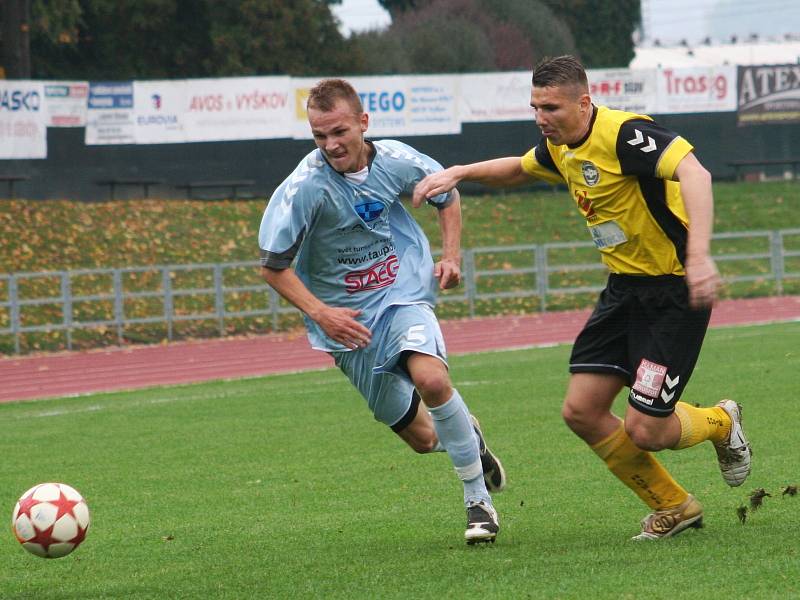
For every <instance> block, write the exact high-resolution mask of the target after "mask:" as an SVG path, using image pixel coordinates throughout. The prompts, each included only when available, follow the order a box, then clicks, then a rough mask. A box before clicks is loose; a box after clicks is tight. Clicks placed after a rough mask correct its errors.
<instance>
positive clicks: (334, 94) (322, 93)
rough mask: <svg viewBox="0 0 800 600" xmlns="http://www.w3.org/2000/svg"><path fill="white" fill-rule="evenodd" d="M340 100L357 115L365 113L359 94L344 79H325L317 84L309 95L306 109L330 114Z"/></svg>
mask: <svg viewBox="0 0 800 600" xmlns="http://www.w3.org/2000/svg"><path fill="white" fill-rule="evenodd" d="M339 100H344V101H346V102H347V103H348V104H349V105H350V108H352V109H353V112H354V113H355V114H357V115H360V114H361V113H363V112H364V106H363V105H362V104H361V98H360V97H359V95H358V92H356V90H355V88H354V87H353V86H352V85H350V84H349V83H348V82H347V81H345V80H344V79H323V80H322V81H320V82H319V83H317V85H315V86H314V87H312V88H311V91H310V92H309V94H308V102H307V104H306V108H313V109H315V110H321V111H322V112H330V111H332V110H333V109H334V108H335V106H336V102H337V101H339Z"/></svg>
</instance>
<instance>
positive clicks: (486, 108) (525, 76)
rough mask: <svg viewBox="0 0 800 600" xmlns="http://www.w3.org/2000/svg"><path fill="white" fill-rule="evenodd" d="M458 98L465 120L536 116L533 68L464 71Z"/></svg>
mask: <svg viewBox="0 0 800 600" xmlns="http://www.w3.org/2000/svg"><path fill="white" fill-rule="evenodd" d="M458 99H459V114H460V116H461V121H462V122H464V123H491V122H497V121H532V120H533V109H532V108H531V72H530V71H511V72H506V73H474V74H467V75H461V76H460V77H459V97H458Z"/></svg>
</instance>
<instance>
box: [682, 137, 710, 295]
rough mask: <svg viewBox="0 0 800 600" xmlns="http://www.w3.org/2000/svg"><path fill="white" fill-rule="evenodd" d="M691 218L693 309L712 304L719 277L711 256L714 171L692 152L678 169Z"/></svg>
mask: <svg viewBox="0 0 800 600" xmlns="http://www.w3.org/2000/svg"><path fill="white" fill-rule="evenodd" d="M675 176H676V178H677V179H678V181H680V184H681V194H682V195H683V201H684V204H685V205H686V213H687V215H688V217H689V234H688V239H687V243H686V265H685V268H686V286H687V287H688V288H689V303H690V305H691V306H692V307H694V308H702V307H707V306H711V305H713V304H714V301H715V300H716V298H717V292H718V291H719V287H720V277H719V272H718V271H717V267H716V265H715V264H714V259H713V258H711V232H712V230H713V226H714V196H713V192H712V188H711V174H710V173H709V172H708V171H707V170H706V169H705V167H703V165H701V164H700V161H698V160H697V157H696V156H695V155H694V153H693V152H689V154H687V155H686V156H685V157H684V158H683V160H681V162H680V163H678V166H677V168H676V169H675Z"/></svg>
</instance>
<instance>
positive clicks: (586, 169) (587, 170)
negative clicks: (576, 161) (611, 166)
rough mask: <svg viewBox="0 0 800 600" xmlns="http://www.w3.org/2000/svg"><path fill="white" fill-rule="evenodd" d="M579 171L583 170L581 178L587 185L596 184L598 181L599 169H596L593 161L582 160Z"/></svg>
mask: <svg viewBox="0 0 800 600" xmlns="http://www.w3.org/2000/svg"><path fill="white" fill-rule="evenodd" d="M581 171H582V172H583V180H584V181H585V182H586V185H588V186H589V187H591V186H593V185H597V182H598V181H600V171H598V170H597V167H596V166H594V163H592V162H590V161H588V160H585V161H583V163H582V164H581Z"/></svg>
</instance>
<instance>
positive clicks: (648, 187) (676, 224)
mask: <svg viewBox="0 0 800 600" xmlns="http://www.w3.org/2000/svg"><path fill="white" fill-rule="evenodd" d="M666 186H667V184H666V182H665V181H664V180H663V179H659V178H658V177H644V176H642V177H639V189H640V190H642V196H643V197H644V201H645V202H646V203H647V208H648V210H649V211H650V214H651V215H653V218H654V219H655V220H656V223H658V226H659V227H661V230H662V231H663V232H664V233H665V234H666V236H667V238H669V240H670V241H671V242H672V245H673V246H675V254H676V255H677V257H678V260H679V261H680V263H681V264H682V265H685V264H686V239H687V237H688V233H687V231H686V227H684V225H683V223H681V221H680V219H678V217H676V216H675V214H674V213H673V212H672V211H671V210H670V209H669V207H668V206H667V188H666Z"/></svg>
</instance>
